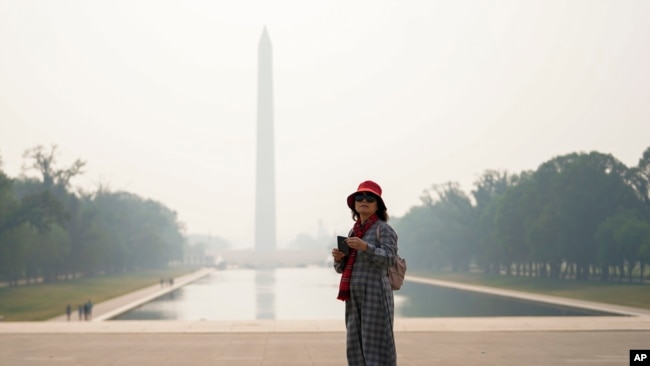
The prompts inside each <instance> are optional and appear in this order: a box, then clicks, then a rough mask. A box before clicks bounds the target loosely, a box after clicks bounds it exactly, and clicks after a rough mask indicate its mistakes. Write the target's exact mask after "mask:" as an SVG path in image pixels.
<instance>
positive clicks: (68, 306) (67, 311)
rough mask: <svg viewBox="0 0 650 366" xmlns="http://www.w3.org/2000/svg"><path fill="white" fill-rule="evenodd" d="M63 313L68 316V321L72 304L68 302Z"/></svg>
mask: <svg viewBox="0 0 650 366" xmlns="http://www.w3.org/2000/svg"><path fill="white" fill-rule="evenodd" d="M65 315H66V316H67V317H68V321H70V315H72V306H70V304H68V305H66V307H65Z"/></svg>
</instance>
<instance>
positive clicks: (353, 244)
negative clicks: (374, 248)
mask: <svg viewBox="0 0 650 366" xmlns="http://www.w3.org/2000/svg"><path fill="white" fill-rule="evenodd" d="M346 242H347V243H348V246H349V247H350V248H354V249H356V250H361V251H365V250H366V249H368V243H366V242H365V241H363V240H361V238H357V237H352V238H348V240H346Z"/></svg>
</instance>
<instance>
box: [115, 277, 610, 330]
mask: <svg viewBox="0 0 650 366" xmlns="http://www.w3.org/2000/svg"><path fill="white" fill-rule="evenodd" d="M339 279H340V275H339V274H337V273H336V272H334V270H333V269H332V268H329V267H327V268H279V269H274V270H273V269H265V270H252V269H237V270H225V271H217V272H213V273H212V274H211V275H210V276H208V277H205V278H202V279H200V280H198V281H196V282H194V283H191V284H188V285H186V286H184V287H182V288H179V289H178V290H175V291H173V292H171V293H169V294H167V295H164V296H162V297H160V298H157V299H155V300H153V301H151V302H149V303H146V304H144V305H142V306H140V307H138V308H136V309H133V310H131V311H129V312H127V313H124V314H121V315H119V316H117V317H116V318H114V319H113V320H258V319H276V320H294V319H302V320H309V319H335V320H337V321H344V314H345V305H344V303H343V302H341V301H339V300H337V299H336V295H337V293H338V284H339ZM394 294H395V316H396V317H478V316H481V317H490V316H595V315H610V316H611V315H616V314H609V313H601V312H596V311H592V310H586V309H578V308H570V307H564V306H558V305H552V304H545V303H534V302H529V301H523V300H518V299H512V298H507V297H502V296H494V295H486V294H482V293H474V292H468V291H460V290H455V289H450V288H444V287H437V286H430V285H424V284H418V283H410V282H406V283H405V284H404V286H403V287H402V289H401V290H400V291H397V292H395V293H394Z"/></svg>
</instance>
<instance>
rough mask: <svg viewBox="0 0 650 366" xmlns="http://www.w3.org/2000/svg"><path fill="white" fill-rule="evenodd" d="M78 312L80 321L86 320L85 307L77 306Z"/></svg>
mask: <svg viewBox="0 0 650 366" xmlns="http://www.w3.org/2000/svg"><path fill="white" fill-rule="evenodd" d="M77 312H78V313H79V321H81V320H84V316H85V313H84V307H83V305H81V304H79V305H77Z"/></svg>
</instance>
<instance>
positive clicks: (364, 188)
mask: <svg viewBox="0 0 650 366" xmlns="http://www.w3.org/2000/svg"><path fill="white" fill-rule="evenodd" d="M359 192H370V193H372V194H374V195H375V196H377V201H378V202H379V205H380V206H379V207H384V209H385V208H386V204H384V200H383V199H382V198H381V187H380V186H379V184H377V183H375V182H373V181H371V180H367V181H364V182H361V184H359V188H357V190H356V191H354V192H352V194H350V195H349V196H348V207H350V209H354V196H355V195H356V194H357V193H359Z"/></svg>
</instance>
